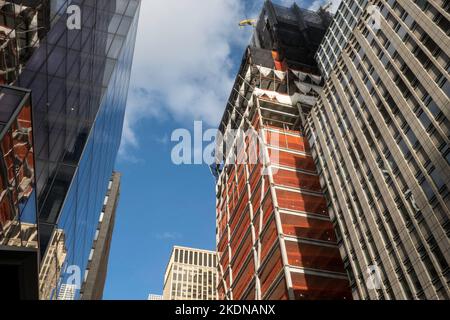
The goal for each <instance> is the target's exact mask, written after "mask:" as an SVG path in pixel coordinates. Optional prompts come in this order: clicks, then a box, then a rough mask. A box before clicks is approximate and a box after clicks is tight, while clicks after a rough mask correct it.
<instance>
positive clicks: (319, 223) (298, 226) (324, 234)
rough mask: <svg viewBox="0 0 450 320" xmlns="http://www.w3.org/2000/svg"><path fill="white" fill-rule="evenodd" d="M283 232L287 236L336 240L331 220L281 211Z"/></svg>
mask: <svg viewBox="0 0 450 320" xmlns="http://www.w3.org/2000/svg"><path fill="white" fill-rule="evenodd" d="M280 216H281V222H282V224H283V233H284V234H286V235H289V236H294V237H299V238H308V239H313V240H321V241H329V242H331V243H335V242H336V236H335V233H334V230H333V226H332V224H331V222H329V221H324V220H318V219H311V218H307V217H302V216H296V215H292V214H284V213H281V214H280Z"/></svg>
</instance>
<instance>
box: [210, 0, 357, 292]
mask: <svg viewBox="0 0 450 320" xmlns="http://www.w3.org/2000/svg"><path fill="white" fill-rule="evenodd" d="M330 20H331V16H330V15H329V14H328V13H327V12H326V11H325V10H323V9H321V10H319V11H317V12H313V11H309V10H305V9H301V8H299V7H298V6H297V5H295V4H294V5H293V6H292V7H291V8H285V7H281V6H278V5H275V4H273V3H272V2H270V1H267V2H266V3H265V5H264V9H263V11H262V13H261V16H260V17H259V19H258V20H257V21H258V22H257V23H256V22H250V23H249V24H250V25H251V26H253V27H254V29H255V31H254V36H253V40H252V43H251V45H250V46H249V47H248V48H247V50H246V52H245V54H244V57H243V60H242V64H241V67H240V70H239V73H238V75H237V78H236V81H235V84H234V88H233V90H232V93H231V95H230V99H229V102H228V103H227V108H226V111H225V114H224V116H223V119H222V122H221V125H220V129H219V133H220V135H221V136H223V137H224V138H223V139H222V140H223V144H222V145H220V146H219V149H220V150H222V149H223V150H224V152H220V156H218V157H217V166H216V168H215V172H216V177H217V185H216V192H217V208H216V209H217V217H216V219H217V224H216V226H217V230H216V231H217V252H218V255H219V278H220V281H219V287H218V295H219V299H229V300H261V299H262V300H303V299H304V300H311V299H351V297H352V296H351V292H350V289H349V283H348V280H347V275H346V273H345V270H344V267H343V263H342V260H341V256H340V254H339V250H338V247H337V245H336V237H335V233H334V230H333V225H332V223H331V222H330V218H329V216H328V212H327V200H326V198H325V196H324V194H323V193H322V188H321V181H320V179H319V175H318V174H317V170H316V165H315V163H314V161H313V158H312V156H311V151H310V148H309V145H308V141H307V139H306V138H305V137H304V135H303V124H304V121H305V118H306V115H307V114H308V113H309V112H310V110H311V108H312V107H313V106H314V105H315V103H316V101H317V97H318V96H319V94H320V92H321V88H322V87H321V86H322V85H323V79H322V77H321V75H320V72H319V71H318V69H317V66H316V63H315V61H314V54H315V51H316V50H317V47H318V45H319V43H320V41H321V39H322V37H323V35H324V33H325V31H326V29H327V27H328V25H329V23H330ZM235 130H237V131H238V132H248V131H249V130H250V131H253V132H258V133H259V134H258V135H257V136H258V137H259V138H258V140H259V141H258V143H256V144H255V141H250V140H251V139H250V138H249V137H247V138H244V140H245V142H244V144H243V145H244V147H241V145H242V143H239V141H240V140H242V137H234V138H233V137H231V138H230V137H229V135H230V133H231V132H235ZM255 136H256V135H255ZM230 143H231V145H230ZM255 145H256V146H257V147H255ZM222 155H223V156H222ZM253 159H257V161H253Z"/></svg>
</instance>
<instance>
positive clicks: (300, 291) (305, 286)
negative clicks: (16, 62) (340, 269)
mask: <svg viewBox="0 0 450 320" xmlns="http://www.w3.org/2000/svg"><path fill="white" fill-rule="evenodd" d="M291 278H292V282H293V288H294V293H295V298H296V299H297V300H324V299H327V300H328V299H329V300H331V299H332V300H336V299H348V300H351V299H352V296H351V291H350V288H349V284H348V281H347V280H344V279H335V278H327V277H321V276H316V275H309V274H302V273H291Z"/></svg>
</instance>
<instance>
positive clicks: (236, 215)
mask: <svg viewBox="0 0 450 320" xmlns="http://www.w3.org/2000/svg"><path fill="white" fill-rule="evenodd" d="M245 210H248V194H247V193H246V194H245V195H244V197H243V198H242V199H241V202H240V203H239V207H238V208H237V209H236V210H234V212H233V213H232V215H231V217H230V232H234V229H235V228H236V225H237V223H238V222H239V219H240V218H241V216H242V214H244V211H245Z"/></svg>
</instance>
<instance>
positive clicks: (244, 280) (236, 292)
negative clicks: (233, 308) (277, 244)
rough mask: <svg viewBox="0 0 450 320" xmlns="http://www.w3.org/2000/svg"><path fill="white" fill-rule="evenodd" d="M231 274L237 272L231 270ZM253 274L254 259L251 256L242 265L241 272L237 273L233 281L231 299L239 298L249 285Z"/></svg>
mask: <svg viewBox="0 0 450 320" xmlns="http://www.w3.org/2000/svg"><path fill="white" fill-rule="evenodd" d="M233 274H237V273H236V271H235V270H233ZM254 276H255V261H254V259H253V257H251V258H250V260H249V262H248V263H247V264H246V265H245V266H244V268H243V270H242V271H241V272H238V274H237V277H236V279H237V281H236V282H235V283H233V299H234V300H241V299H242V295H243V293H244V292H245V290H246V289H247V288H248V287H249V286H250V285H251V282H252V279H253V278H254Z"/></svg>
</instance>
